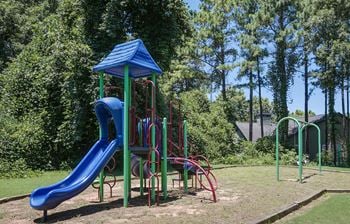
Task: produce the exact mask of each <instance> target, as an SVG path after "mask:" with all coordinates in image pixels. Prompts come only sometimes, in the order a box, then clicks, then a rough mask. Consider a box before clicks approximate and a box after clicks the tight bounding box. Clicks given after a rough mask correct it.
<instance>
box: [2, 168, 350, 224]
mask: <svg viewBox="0 0 350 224" xmlns="http://www.w3.org/2000/svg"><path fill="white" fill-rule="evenodd" d="M213 173H214V174H215V175H216V178H217V180H218V185H219V187H218V189H217V191H216V193H217V195H216V196H217V199H218V202H217V203H213V202H212V201H210V200H209V199H210V198H211V193H210V192H208V191H197V192H193V193H191V194H188V195H186V194H183V190H182V189H181V190H179V189H178V188H177V184H175V188H173V187H172V178H177V177H176V176H174V177H169V178H168V188H169V192H168V193H169V197H168V199H167V200H166V201H163V200H160V206H152V207H151V208H149V207H148V205H147V194H145V195H144V196H140V194H139V192H138V187H139V180H133V181H132V189H134V190H132V193H131V199H130V201H129V207H128V208H123V182H118V183H117V184H116V186H115V188H114V189H113V197H110V195H109V193H110V192H109V189H108V188H107V186H106V187H105V198H104V199H105V201H104V202H103V203H98V196H97V193H98V191H97V190H96V189H93V188H92V187H88V188H87V189H86V190H85V191H84V192H82V193H81V194H79V195H78V196H76V197H74V198H72V199H70V200H68V201H65V202H63V203H62V204H61V205H59V206H58V207H57V208H55V209H52V210H50V211H49V220H50V221H51V222H58V223H65V224H69V223H72V224H75V223H116V222H119V223H162V224H172V223H174V222H176V223H200V224H209V223H223V224H225V223H227V224H228V223H255V222H256V221H257V220H260V219H262V218H264V217H266V216H267V215H270V214H273V213H275V212H277V211H280V210H281V209H282V208H286V207H288V206H290V205H291V204H294V203H295V201H300V200H302V199H304V198H305V197H308V196H310V195H313V194H315V193H316V192H319V191H320V190H322V189H325V188H328V189H350V173H331V172H326V171H325V172H323V174H322V175H317V171H315V170H310V169H305V170H304V175H305V176H311V177H310V178H308V179H306V180H305V183H303V184H300V183H298V182H293V181H288V179H292V178H296V177H297V175H298V169H297V168H291V167H281V181H279V182H277V181H276V170H275V167H274V166H257V167H233V168H225V169H217V170H214V171H213ZM314 173H316V175H312V174H314ZM51 176H52V175H51ZM62 176H65V175H62ZM39 179H43V177H41V178H39ZM58 179H60V178H58ZM21 181H22V180H21ZM21 181H20V182H19V183H22V182H21ZM52 182H55V181H54V180H52ZM46 184H47V183H45V184H44V185H46ZM37 185H39V184H38V183H37ZM189 186H190V188H189V190H190V191H194V189H193V188H191V183H189ZM33 188H35V187H34V186H32V187H31V188H30V190H32V189H33ZM0 189H1V190H2V187H1V186H0ZM1 190H0V191H1ZM28 200H29V199H28V198H24V199H21V200H16V201H11V202H7V203H4V204H0V222H1V223H13V222H16V223H32V222H33V221H34V222H36V221H40V220H39V219H40V217H41V215H42V212H40V211H37V210H34V209H31V208H30V207H29V201H28ZM316 202H320V201H316ZM316 202H315V203H316ZM310 205H311V204H310ZM312 205H313V207H315V206H316V204H313V203H312ZM296 217H297V216H293V217H291V219H292V218H296ZM286 218H287V217H286ZM291 219H288V220H284V221H285V222H288V221H289V220H291ZM174 220H175V221H174ZM281 221H282V220H281ZM314 223H318V222H314ZM333 223H338V222H336V221H335V222H333Z"/></svg>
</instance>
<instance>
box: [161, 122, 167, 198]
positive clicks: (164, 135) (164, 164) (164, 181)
mask: <svg viewBox="0 0 350 224" xmlns="http://www.w3.org/2000/svg"><path fill="white" fill-rule="evenodd" d="M162 138H163V139H162V140H163V143H162V144H163V153H162V154H163V160H162V191H163V197H164V200H165V199H167V197H168V189H167V185H168V180H167V174H168V160H167V157H168V153H167V151H168V148H167V147H168V144H167V140H168V137H167V120H166V118H163V133H162Z"/></svg>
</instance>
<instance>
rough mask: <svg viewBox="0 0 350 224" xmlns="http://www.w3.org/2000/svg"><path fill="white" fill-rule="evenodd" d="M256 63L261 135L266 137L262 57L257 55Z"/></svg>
mask: <svg viewBox="0 0 350 224" xmlns="http://www.w3.org/2000/svg"><path fill="white" fill-rule="evenodd" d="M256 65H257V75H258V91H259V93H258V94H259V116H260V135H261V137H264V118H263V104H262V97H261V85H262V80H261V74H260V59H259V57H256Z"/></svg>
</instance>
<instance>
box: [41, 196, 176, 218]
mask: <svg viewBox="0 0 350 224" xmlns="http://www.w3.org/2000/svg"><path fill="white" fill-rule="evenodd" d="M177 199H178V197H173V196H169V197H168V198H167V199H166V200H162V198H161V199H160V201H159V205H160V206H161V205H162V204H166V203H168V202H171V201H174V200H177ZM147 203H148V197H147V195H144V196H138V197H134V198H132V199H131V200H129V204H128V207H130V208H131V207H148V205H147ZM122 207H123V199H122V198H119V199H117V200H113V201H110V202H102V203H99V204H96V203H94V204H89V205H84V206H82V207H79V208H75V209H70V210H66V211H60V212H56V213H53V214H49V211H48V215H47V220H46V221H45V223H56V222H62V221H66V220H69V219H72V218H74V217H83V216H87V215H91V214H95V213H98V212H102V211H107V210H110V209H116V208H122ZM34 222H35V223H43V219H42V217H40V218H37V219H35V220H34Z"/></svg>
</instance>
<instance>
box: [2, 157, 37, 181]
mask: <svg viewBox="0 0 350 224" xmlns="http://www.w3.org/2000/svg"><path fill="white" fill-rule="evenodd" d="M39 173H40V172H39V171H33V170H31V169H30V168H28V166H27V164H26V162H25V160H24V159H19V160H16V161H14V162H8V161H6V160H3V159H1V160H0V178H26V177H31V176H36V175H38V174H39Z"/></svg>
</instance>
